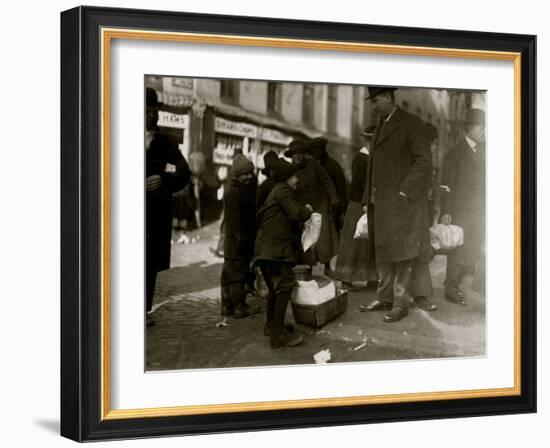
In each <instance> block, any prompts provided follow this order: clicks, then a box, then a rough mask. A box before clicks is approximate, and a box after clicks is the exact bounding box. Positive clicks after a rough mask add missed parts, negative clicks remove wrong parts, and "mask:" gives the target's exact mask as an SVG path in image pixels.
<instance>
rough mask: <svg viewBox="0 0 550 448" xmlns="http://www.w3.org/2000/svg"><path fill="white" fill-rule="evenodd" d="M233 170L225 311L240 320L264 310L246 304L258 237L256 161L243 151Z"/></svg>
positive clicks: (227, 208)
mask: <svg viewBox="0 0 550 448" xmlns="http://www.w3.org/2000/svg"><path fill="white" fill-rule="evenodd" d="M231 172H232V176H233V177H232V179H231V183H230V184H229V186H228V188H227V189H226V190H225V194H224V197H223V206H224V211H223V213H224V220H225V221H224V226H225V229H224V230H225V239H224V250H223V257H224V262H223V268H222V273H221V290H222V310H221V314H222V315H224V316H229V315H233V317H235V318H237V319H239V318H243V317H247V316H250V315H252V314H257V313H258V312H260V309H259V308H258V307H251V306H249V305H248V304H247V303H246V284H247V283H249V282H250V281H251V280H252V278H253V274H252V272H251V270H250V264H251V262H252V257H253V255H254V238H255V236H256V182H255V175H254V164H253V163H252V162H251V161H250V160H249V159H248V158H247V157H245V156H244V155H242V154H237V155H235V157H234V158H233V163H232V166H231Z"/></svg>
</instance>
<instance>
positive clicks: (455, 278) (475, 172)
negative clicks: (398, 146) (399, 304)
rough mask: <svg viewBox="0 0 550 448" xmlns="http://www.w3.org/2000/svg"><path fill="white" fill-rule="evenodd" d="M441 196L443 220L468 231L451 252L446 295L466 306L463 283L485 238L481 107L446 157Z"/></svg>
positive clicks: (473, 112)
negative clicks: (461, 243)
mask: <svg viewBox="0 0 550 448" xmlns="http://www.w3.org/2000/svg"><path fill="white" fill-rule="evenodd" d="M441 199H442V201H441V202H442V203H441V222H442V223H443V224H455V225H457V226H459V227H462V229H463V230H464V244H463V245H462V246H459V247H457V248H456V249H454V250H453V251H452V252H451V253H449V254H448V255H447V274H446V278H445V297H446V298H447V299H448V300H450V301H451V302H454V303H456V304H458V305H466V297H465V295H464V292H463V291H462V290H461V289H460V287H459V285H460V282H461V280H462V277H463V276H464V275H467V274H472V275H473V274H474V271H475V269H476V267H477V265H478V263H479V260H480V257H481V255H482V253H481V251H482V246H483V244H484V241H485V112H484V111H482V110H481V109H469V110H468V111H467V114H466V121H465V135H464V137H463V138H461V139H460V141H459V142H458V144H457V145H456V146H454V147H452V148H450V149H449V151H448V152H447V154H446V156H445V160H444V164H443V175H442V177H441ZM482 269H484V267H482Z"/></svg>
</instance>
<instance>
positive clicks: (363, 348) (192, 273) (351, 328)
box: [146, 222, 485, 370]
mask: <svg viewBox="0 0 550 448" xmlns="http://www.w3.org/2000/svg"><path fill="white" fill-rule="evenodd" d="M218 229H219V222H214V223H212V224H210V225H208V226H206V227H204V228H202V229H200V230H199V231H192V232H188V233H187V234H186V235H187V237H188V238H189V243H188V244H178V243H174V244H173V246H172V267H171V269H170V270H168V271H164V272H161V273H160V274H159V278H158V281H157V289H156V291H155V298H154V305H153V313H152V315H153V317H154V320H155V325H154V326H152V327H149V328H147V342H146V345H147V350H146V368H147V370H174V369H191V368H219V367H245V366H265V365H285V364H286V365H288V364H310V363H313V362H314V360H313V355H314V354H316V353H317V352H319V351H320V350H324V349H329V350H330V352H331V356H332V358H331V361H330V362H348V361H378V360H392V359H411V358H437V357H451V356H484V355H485V298H484V297H481V296H480V295H479V294H476V293H474V292H472V291H471V289H470V288H468V282H466V284H465V285H463V289H464V290H465V292H466V294H467V296H468V298H469V300H468V306H466V307H459V306H457V305H454V304H451V303H448V302H447V301H445V300H444V298H443V288H442V281H443V278H444V276H445V257H443V256H437V257H435V258H434V260H433V261H432V263H431V266H430V269H431V272H432V277H433V283H434V288H435V293H434V297H433V299H432V300H433V301H434V302H435V303H436V304H437V306H438V309H437V310H436V311H434V312H431V313H427V312H425V311H422V310H419V309H411V310H410V313H409V316H408V317H407V318H405V319H403V320H401V321H399V322H396V323H392V324H388V323H384V322H383V321H382V317H383V313H382V312H374V313H362V312H360V311H359V306H360V305H367V304H369V303H370V302H371V301H372V300H373V299H374V298H375V291H374V290H372V289H366V288H363V289H361V290H359V291H357V292H350V293H349V297H348V307H347V311H346V312H345V313H344V314H343V315H342V316H340V317H338V318H336V319H335V320H334V321H332V322H329V323H328V324H326V325H325V326H324V327H322V328H320V329H314V328H310V327H306V326H302V325H299V326H298V328H299V331H301V332H302V333H303V334H304V339H305V341H304V344H303V345H302V346H300V347H296V348H279V349H277V350H272V349H271V348H270V347H269V342H268V338H267V337H264V335H263V326H264V321H265V315H264V313H261V314H260V315H257V316H253V317H250V318H246V319H240V320H235V319H233V318H228V319H227V326H216V324H217V323H219V322H220V321H222V318H221V316H220V290H219V277H220V273H221V268H222V263H223V259H221V258H218V257H216V256H215V255H213V254H212V253H211V251H210V248H213V247H215V245H216V242H217V238H218ZM177 238H178V235H176V236H175V239H177ZM248 302H249V303H251V304H258V305H260V306H261V307H262V309H265V300H264V299H263V298H261V297H252V296H249V297H248ZM287 321H291V322H292V321H293V317H292V312H291V307H290V306H289V308H288V311H287ZM365 343H366V345H365Z"/></svg>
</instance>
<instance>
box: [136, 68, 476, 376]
mask: <svg viewBox="0 0 550 448" xmlns="http://www.w3.org/2000/svg"><path fill="white" fill-rule="evenodd" d="M143 94H144V97H145V105H146V107H145V110H144V111H143V117H144V122H145V136H144V145H145V173H144V178H145V183H144V185H145V187H144V190H145V193H144V198H145V217H144V218H145V229H146V237H145V238H146V241H145V266H144V272H145V284H144V290H143V294H144V298H145V300H144V303H145V309H144V320H143V325H144V331H145V370H146V371H166V370H180V369H211V368H216V369H219V368H231V367H233V368H235V367H260V366H288V365H305V364H325V363H349V362H381V361H386V362H388V361H404V360H422V359H434V358H438V359H440V358H460V357H462V358H465V357H467V358H472V357H484V356H486V354H487V353H486V344H487V341H486V299H487V297H486V288H485V284H486V279H485V263H486V261H485V260H486V251H485V229H486V200H485V198H486V187H485V184H486V153H485V134H486V115H487V112H486V111H487V98H486V92H485V91H483V90H465V89H452V88H445V89H443V88H426V87H410V86H395V85H394V86H391V85H370V84H365V85H357V84H334V83H304V82H294V81H292V80H273V81H266V80H248V79H215V78H190V77H179V76H170V75H164V74H163V75H146V76H145V79H144V92H143Z"/></svg>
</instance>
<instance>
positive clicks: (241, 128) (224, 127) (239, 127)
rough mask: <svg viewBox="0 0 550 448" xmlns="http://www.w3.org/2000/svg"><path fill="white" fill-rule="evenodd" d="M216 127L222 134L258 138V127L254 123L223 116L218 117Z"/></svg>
mask: <svg viewBox="0 0 550 448" xmlns="http://www.w3.org/2000/svg"><path fill="white" fill-rule="evenodd" d="M214 129H215V131H216V132H219V133H221V134H230V135H238V136H239V137H250V138H256V136H257V135H258V128H257V127H256V126H254V125H253V124H249V123H243V122H239V121H231V120H226V119H225V118H221V117H216V120H215V122H214Z"/></svg>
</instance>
